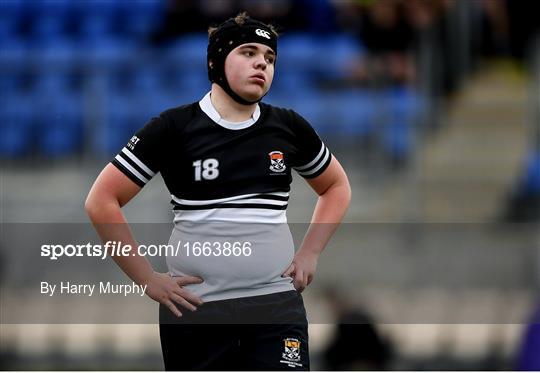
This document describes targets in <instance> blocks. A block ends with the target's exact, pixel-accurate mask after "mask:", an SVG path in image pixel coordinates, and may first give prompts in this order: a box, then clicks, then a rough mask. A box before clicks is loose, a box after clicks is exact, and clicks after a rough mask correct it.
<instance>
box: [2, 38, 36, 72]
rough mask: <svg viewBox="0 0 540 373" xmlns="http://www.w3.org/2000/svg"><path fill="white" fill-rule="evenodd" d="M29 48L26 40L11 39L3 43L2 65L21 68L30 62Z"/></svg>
mask: <svg viewBox="0 0 540 373" xmlns="http://www.w3.org/2000/svg"><path fill="white" fill-rule="evenodd" d="M28 55H29V48H28V44H27V42H26V41H25V40H24V39H21V38H18V37H13V36H11V37H9V38H8V39H5V40H3V41H2V47H1V48H0V64H6V65H11V66H15V67H20V66H21V64H26V63H27V62H28V58H27V57H28Z"/></svg>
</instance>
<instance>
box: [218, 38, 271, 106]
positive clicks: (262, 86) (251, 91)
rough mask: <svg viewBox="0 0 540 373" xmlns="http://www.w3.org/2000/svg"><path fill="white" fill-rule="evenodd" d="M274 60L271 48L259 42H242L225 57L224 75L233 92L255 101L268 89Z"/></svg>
mask: <svg viewBox="0 0 540 373" xmlns="http://www.w3.org/2000/svg"><path fill="white" fill-rule="evenodd" d="M275 61H276V55H275V53H274V51H273V50H272V48H270V47H268V46H266V45H264V44H260V43H247V44H242V45H240V46H238V47H236V48H235V49H233V50H232V51H231V53H229V55H228V56H227V58H226V59H225V76H226V77H227V80H228V81H229V85H230V87H231V88H232V90H233V91H234V92H236V93H237V94H238V95H240V96H241V97H242V98H244V99H246V100H248V101H255V100H258V99H260V98H261V97H262V96H263V95H264V94H265V93H266V92H268V90H269V89H270V85H271V84H272V79H274V63H275Z"/></svg>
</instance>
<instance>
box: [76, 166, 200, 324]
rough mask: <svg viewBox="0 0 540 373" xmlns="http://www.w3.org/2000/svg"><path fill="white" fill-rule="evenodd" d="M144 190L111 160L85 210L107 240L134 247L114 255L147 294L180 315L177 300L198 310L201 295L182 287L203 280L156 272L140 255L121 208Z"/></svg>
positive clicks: (95, 186) (188, 307) (99, 177)
mask: <svg viewBox="0 0 540 373" xmlns="http://www.w3.org/2000/svg"><path fill="white" fill-rule="evenodd" d="M141 189H142V188H141V187H140V186H139V185H137V184H135V183H134V182H133V181H132V180H130V179H129V178H128V177H127V176H126V175H124V174H123V173H122V172H121V171H120V170H119V169H118V168H116V167H115V166H114V165H112V164H110V163H109V164H108V165H107V166H106V167H105V168H104V169H103V171H102V172H101V173H100V175H99V176H98V177H97V179H96V181H95V182H94V185H93V186H92V188H91V190H90V192H89V194H88V197H87V199H86V203H85V210H86V212H87V214H88V216H89V217H90V220H91V221H92V224H93V225H94V227H95V229H96V231H97V232H98V234H99V236H100V238H101V240H102V241H103V242H104V243H105V242H108V241H117V242H121V243H122V245H130V246H131V247H132V253H133V254H135V255H131V253H130V255H128V256H118V255H116V256H112V258H113V260H114V261H115V262H116V263H117V264H118V266H119V267H120V268H121V269H122V270H123V271H124V272H125V273H126V274H127V275H128V276H129V277H130V278H131V279H132V280H133V281H134V282H136V283H137V284H139V285H147V288H146V293H147V295H148V296H149V297H150V298H152V299H154V300H156V301H158V302H160V303H163V304H164V305H165V306H167V307H168V308H169V309H170V310H171V311H172V312H173V313H175V314H176V315H177V316H181V312H180V311H179V310H178V308H177V307H176V306H175V304H174V303H175V302H176V303H177V304H179V305H181V306H183V307H185V308H187V309H190V310H192V311H194V310H195V309H196V307H195V306H194V305H193V304H197V305H200V304H202V301H201V299H200V298H198V297H197V296H195V295H193V294H191V293H190V292H188V291H187V290H184V289H182V287H181V286H182V285H186V284H189V283H200V282H202V280H201V279H200V278H197V277H190V276H185V277H179V278H178V279H176V280H174V279H173V278H171V277H170V276H168V275H167V274H163V273H157V272H154V270H153V268H152V266H151V264H150V262H149V261H148V260H147V259H146V258H145V257H143V256H140V255H139V254H138V252H137V250H136V248H137V247H138V245H137V243H136V242H135V239H134V238H133V235H132V233H131V230H130V228H129V225H128V224H127V221H126V218H125V216H124V214H123V213H122V210H121V208H122V207H123V206H124V205H125V204H127V203H128V202H129V201H130V200H131V199H132V198H133V197H135V196H136V195H137V193H139V191H140V190H141Z"/></svg>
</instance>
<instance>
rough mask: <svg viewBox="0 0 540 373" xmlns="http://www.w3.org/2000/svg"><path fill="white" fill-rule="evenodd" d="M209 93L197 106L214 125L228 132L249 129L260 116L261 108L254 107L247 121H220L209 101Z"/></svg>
mask: <svg viewBox="0 0 540 373" xmlns="http://www.w3.org/2000/svg"><path fill="white" fill-rule="evenodd" d="M210 93H211V92H208V93H207V94H206V95H205V96H204V97H203V98H202V100H201V101H199V106H200V107H201V110H202V111H203V112H204V113H205V114H206V115H208V116H209V117H210V119H212V120H213V121H214V122H216V124H219V125H220V126H221V127H224V128H227V129H229V130H243V129H245V128H248V127H251V126H252V125H253V124H255V122H256V121H257V120H258V119H259V117H260V116H261V108H260V107H259V105H257V106H256V107H255V111H254V112H253V115H252V116H251V118H249V119H248V120H245V121H243V122H229V121H228V120H225V119H222V118H221V116H220V115H219V113H218V112H217V110H216V108H215V107H214V105H213V104H212V100H211V99H210Z"/></svg>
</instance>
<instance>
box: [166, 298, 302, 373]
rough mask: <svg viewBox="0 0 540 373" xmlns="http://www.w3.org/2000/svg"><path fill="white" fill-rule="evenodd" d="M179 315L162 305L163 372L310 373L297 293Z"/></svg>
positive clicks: (205, 307) (224, 302)
mask: <svg viewBox="0 0 540 373" xmlns="http://www.w3.org/2000/svg"><path fill="white" fill-rule="evenodd" d="M182 314H183V316H182V317H180V318H177V317H176V316H175V315H174V314H173V313H172V312H171V311H170V310H169V309H168V308H167V307H165V306H163V305H160V311H159V319H160V338H161V348H162V352H163V360H164V363H165V370H252V371H253V370H309V352H308V330H307V328H308V323H307V319H306V310H305V308H304V302H303V300H302V296H301V295H300V294H299V293H298V292H296V291H287V292H282V293H274V294H268V295H259V296H255V297H246V298H236V299H226V300H220V301H214V302H207V303H205V304H203V305H202V306H199V307H198V310H197V311H195V312H191V311H189V310H185V309H182Z"/></svg>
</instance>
